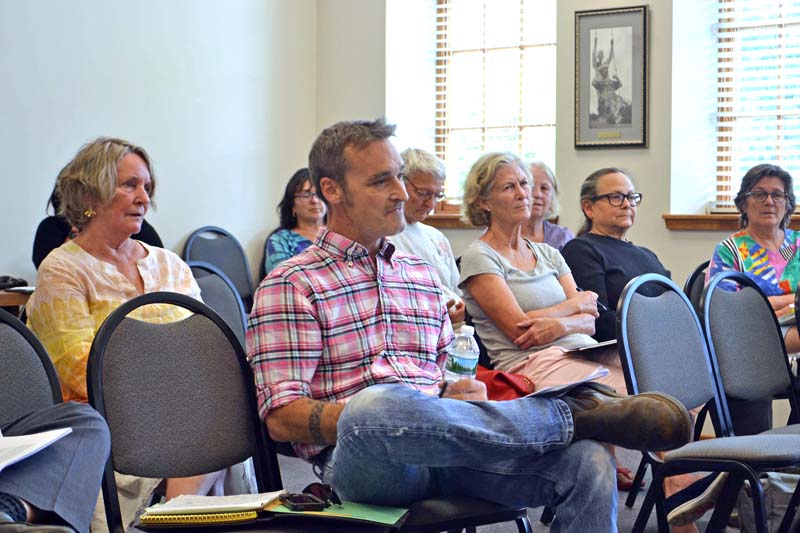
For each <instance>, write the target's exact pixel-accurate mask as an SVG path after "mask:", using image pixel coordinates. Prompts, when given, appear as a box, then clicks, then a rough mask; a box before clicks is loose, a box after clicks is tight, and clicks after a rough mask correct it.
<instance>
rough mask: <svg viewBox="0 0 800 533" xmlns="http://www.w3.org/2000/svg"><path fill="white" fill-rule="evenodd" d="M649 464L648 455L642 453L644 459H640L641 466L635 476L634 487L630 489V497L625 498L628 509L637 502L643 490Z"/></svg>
mask: <svg viewBox="0 0 800 533" xmlns="http://www.w3.org/2000/svg"><path fill="white" fill-rule="evenodd" d="M647 464H648V461H647V457H646V456H645V455H642V460H641V461H639V468H637V469H636V475H635V476H634V477H633V487H631V490H630V491H628V497H627V498H625V507H627V508H628V509H630V508H632V507H633V504H635V503H636V496H637V495H638V494H639V491H640V490H641V487H642V481H643V480H644V475H645V473H647Z"/></svg>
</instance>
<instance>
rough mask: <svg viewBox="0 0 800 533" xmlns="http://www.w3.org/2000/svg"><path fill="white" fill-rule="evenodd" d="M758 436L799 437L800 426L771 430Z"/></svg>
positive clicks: (794, 425)
mask: <svg viewBox="0 0 800 533" xmlns="http://www.w3.org/2000/svg"><path fill="white" fill-rule="evenodd" d="M759 435H800V424H792V425H791V426H781V427H777V428H772V429H770V430H767V431H765V432H763V433H759Z"/></svg>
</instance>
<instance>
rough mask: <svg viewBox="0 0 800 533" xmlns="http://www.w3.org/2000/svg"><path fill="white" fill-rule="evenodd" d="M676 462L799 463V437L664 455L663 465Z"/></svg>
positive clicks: (706, 443) (700, 446)
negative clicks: (706, 460) (701, 460)
mask: <svg viewBox="0 0 800 533" xmlns="http://www.w3.org/2000/svg"><path fill="white" fill-rule="evenodd" d="M677 459H723V460H725V459H727V460H732V461H746V462H747V463H749V464H758V463H764V464H772V463H776V462H777V463H786V462H787V461H800V435H771V436H769V437H767V436H766V435H764V434H760V435H748V436H742V437H720V438H717V439H706V440H700V441H697V442H691V443H689V444H687V445H685V446H682V447H680V448H678V449H677V450H672V451H670V452H667V454H666V455H665V456H664V460H665V461H666V462H669V461H674V460H677Z"/></svg>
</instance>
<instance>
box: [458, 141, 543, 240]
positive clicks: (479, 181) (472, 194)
mask: <svg viewBox="0 0 800 533" xmlns="http://www.w3.org/2000/svg"><path fill="white" fill-rule="evenodd" d="M504 166H516V167H517V168H519V169H520V170H521V171H522V173H523V174H525V176H527V177H528V180H530V179H531V171H530V170H529V169H528V165H526V164H525V162H524V161H523V160H522V159H520V158H519V156H517V155H516V154H512V153H511V152H489V153H487V154H484V155H482V156H480V157H479V158H478V160H477V161H475V163H474V164H473V165H472V168H470V169H469V173H468V174H467V180H466V182H464V219H465V220H466V221H468V222H469V223H470V224H472V225H473V226H478V227H486V226H488V225H489V222H490V215H489V212H488V211H485V210H483V209H481V208H480V206H478V200H480V199H481V198H486V197H487V196H488V195H489V191H490V190H491V189H492V185H494V178H495V176H496V175H497V171H498V170H500V168H502V167H504Z"/></svg>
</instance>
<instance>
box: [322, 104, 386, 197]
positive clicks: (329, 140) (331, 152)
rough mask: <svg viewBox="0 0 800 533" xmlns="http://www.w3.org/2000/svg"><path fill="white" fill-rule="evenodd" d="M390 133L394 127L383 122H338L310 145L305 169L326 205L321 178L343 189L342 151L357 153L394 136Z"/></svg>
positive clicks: (343, 167) (343, 160) (345, 166)
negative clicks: (355, 150)
mask: <svg viewBox="0 0 800 533" xmlns="http://www.w3.org/2000/svg"><path fill="white" fill-rule="evenodd" d="M394 130H395V125H394V124H388V123H387V122H386V120H385V119H383V118H379V119H377V120H372V121H370V120H357V121H342V122H337V123H336V124H334V125H333V126H328V127H327V128H325V129H324V130H322V132H321V133H320V134H319V136H318V137H317V139H316V140H315V141H314V144H313V145H311V151H310V152H309V154H308V169H309V172H310V174H311V181H312V183H313V184H314V187H315V188H316V189H317V192H318V193H319V194H320V197H321V198H322V200H323V201H324V202H325V203H326V204H327V203H328V200H327V198H325V195H324V194H322V188H321V187H320V184H319V181H320V180H321V179H322V178H326V177H327V178H331V179H332V180H334V181H335V182H337V183H338V184H339V185H341V186H342V188H344V189H346V188H347V184H346V183H345V180H344V178H345V174H346V173H347V161H345V158H344V150H345V148H347V147H348V146H352V147H354V148H355V149H357V150H361V149H363V148H364V147H366V146H367V145H369V144H371V143H373V142H376V141H384V140H386V139H388V138H389V137H391V136H392V135H394Z"/></svg>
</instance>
